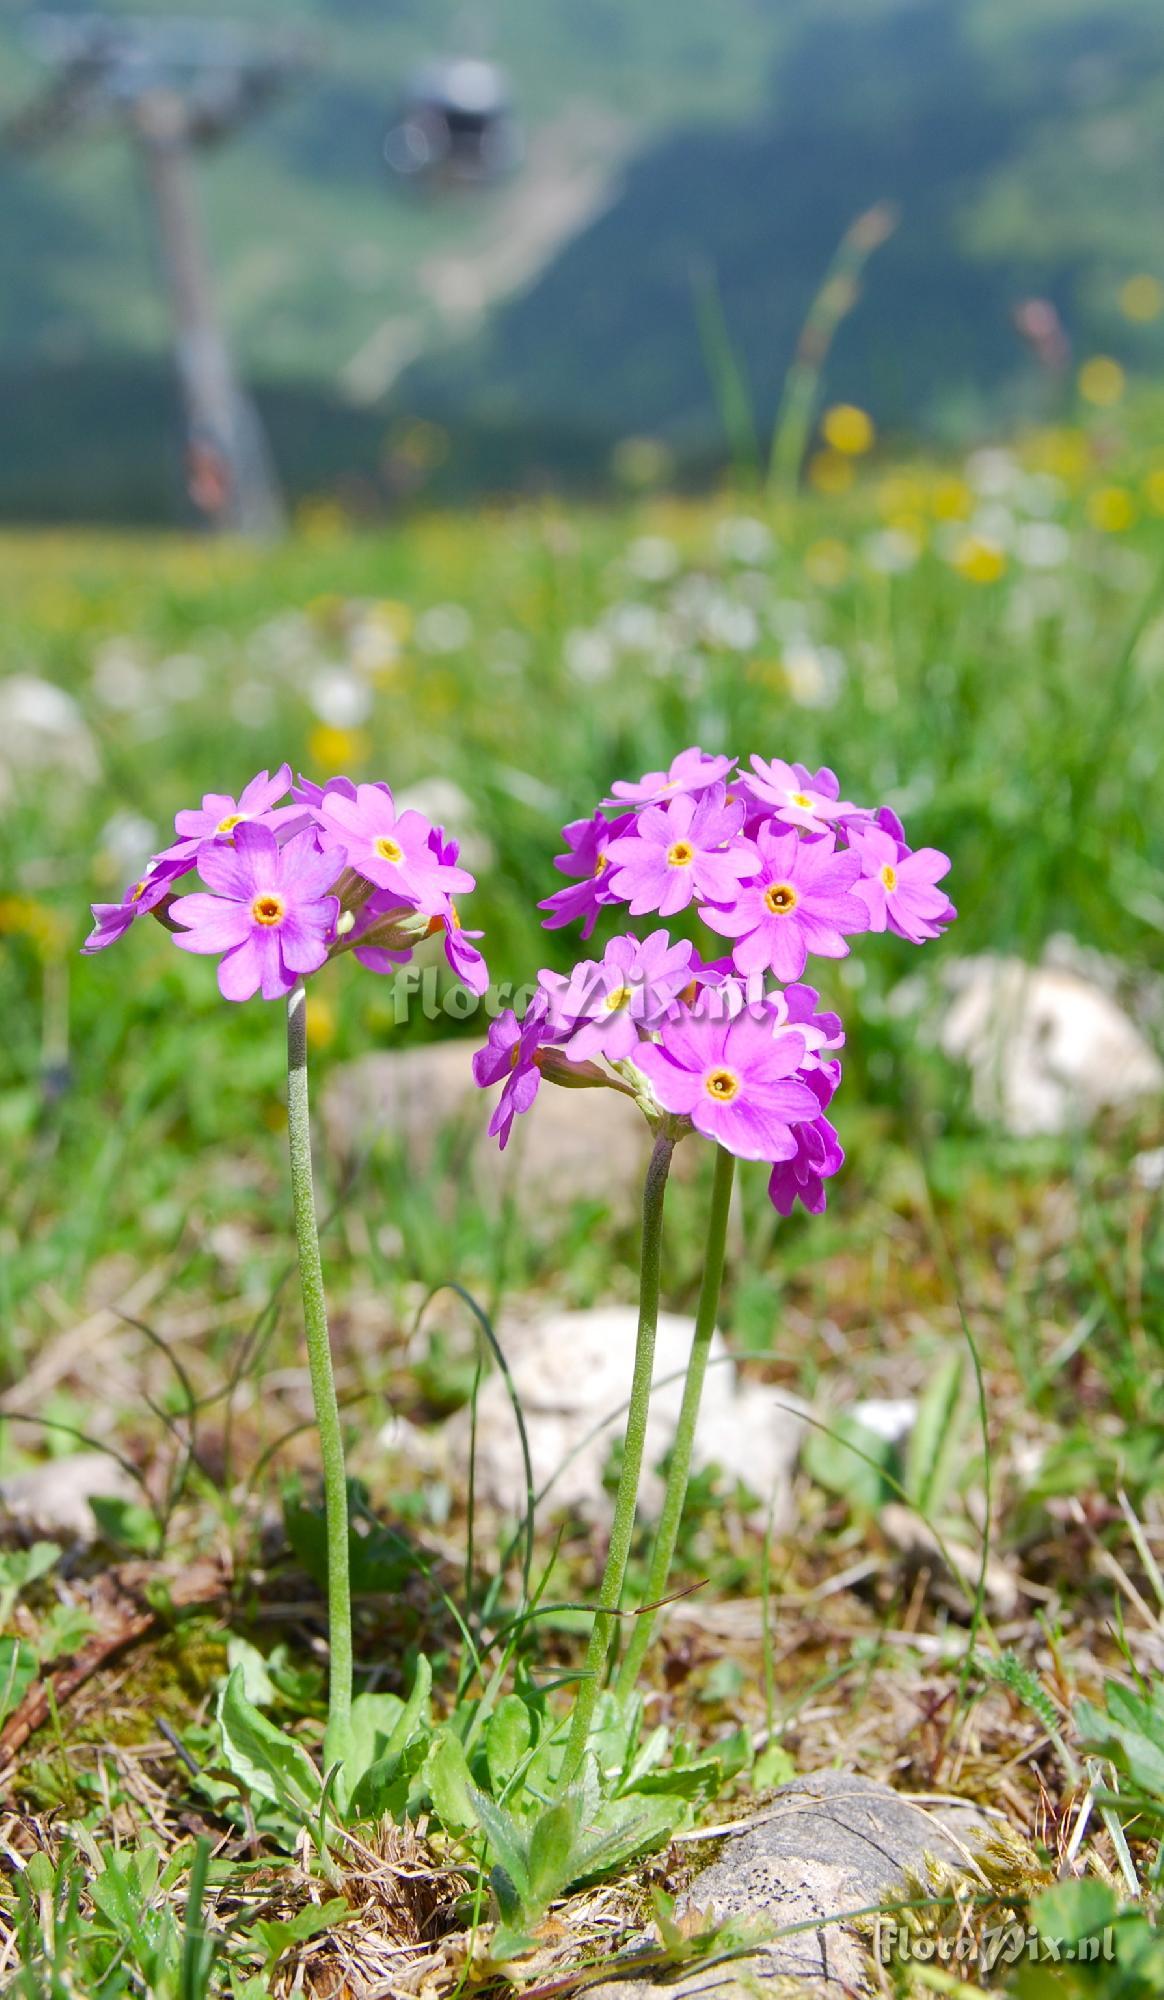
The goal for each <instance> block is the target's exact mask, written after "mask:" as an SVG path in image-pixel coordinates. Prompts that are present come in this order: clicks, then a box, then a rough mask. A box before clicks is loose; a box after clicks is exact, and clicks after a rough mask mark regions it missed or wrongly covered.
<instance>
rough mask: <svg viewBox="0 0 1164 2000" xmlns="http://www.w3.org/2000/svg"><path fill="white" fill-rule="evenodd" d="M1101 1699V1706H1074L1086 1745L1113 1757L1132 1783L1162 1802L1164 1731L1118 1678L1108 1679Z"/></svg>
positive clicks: (1146, 1706) (1084, 1704) (1163, 1802)
mask: <svg viewBox="0 0 1164 2000" xmlns="http://www.w3.org/2000/svg"><path fill="white" fill-rule="evenodd" d="M1104 1699H1105V1703H1106V1706H1105V1707H1104V1708H1097V1707H1096V1706H1095V1704H1094V1703H1092V1702H1089V1701H1081V1702H1079V1703H1078V1704H1077V1706H1076V1710H1075V1722H1076V1727H1077V1728H1078V1730H1079V1734H1080V1737H1081V1738H1082V1740H1083V1742H1084V1745H1085V1747H1088V1748H1092V1749H1096V1750H1102V1751H1104V1752H1106V1754H1107V1755H1108V1756H1110V1757H1114V1758H1115V1760H1116V1762H1117V1763H1118V1764H1119V1766H1120V1768H1121V1769H1122V1770H1124V1771H1126V1772H1127V1773H1128V1775H1129V1777H1130V1778H1131V1779H1132V1781H1133V1783H1134V1784H1137V1785H1139V1787H1140V1788H1141V1790H1142V1791H1144V1792H1146V1793H1147V1794H1148V1796H1149V1797H1150V1798H1154V1799H1158V1800H1160V1801H1161V1803H1162V1804H1164V1730H1161V1728H1160V1727H1159V1724H1158V1722H1157V1719H1156V1716H1155V1715H1154V1713H1153V1712H1152V1709H1151V1708H1150V1707H1149V1705H1148V1704H1147V1703H1145V1702H1143V1701H1140V1700H1138V1699H1137V1697H1136V1696H1135V1695H1133V1694H1131V1693H1130V1692H1129V1690H1128V1689H1126V1688H1121V1687H1120V1685H1119V1683H1118V1681H1108V1682H1107V1684H1106V1686H1105V1688H1104Z"/></svg>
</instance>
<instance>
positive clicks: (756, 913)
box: [702, 827, 869, 980]
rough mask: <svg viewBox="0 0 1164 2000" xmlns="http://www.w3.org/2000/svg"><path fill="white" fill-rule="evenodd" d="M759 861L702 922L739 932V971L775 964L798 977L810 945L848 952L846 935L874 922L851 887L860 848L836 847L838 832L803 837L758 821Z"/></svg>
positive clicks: (814, 949)
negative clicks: (727, 900)
mask: <svg viewBox="0 0 1164 2000" xmlns="http://www.w3.org/2000/svg"><path fill="white" fill-rule="evenodd" d="M756 845H757V847H758V848H759V851H760V867H759V869H758V871H757V873H756V875H755V876H754V877H753V878H752V880H750V881H748V882H745V883H744V884H743V885H742V886H741V888H740V889H739V891H738V893H737V895H736V897H735V898H734V900H733V901H732V902H731V903H729V904H728V905H727V906H726V908H722V909H721V908H717V907H715V906H714V905H708V906H707V907H706V908H705V909H704V910H703V912H702V915H703V920H704V922H705V923H706V924H707V925H708V926H709V928H710V929H711V930H713V931H718V932H719V934H720V936H721V937H731V938H735V939H736V940H737V942H736V944H735V945H734V946H733V948H732V957H733V959H734V960H735V963H736V966H737V968H738V969H739V971H740V972H743V973H749V972H762V971H765V970H766V971H769V972H774V973H775V975H776V977H777V979H782V980H789V979H799V978H800V975H801V973H802V972H803V971H804V968H805V965H806V963H807V961H808V957H809V954H810V953H812V954H813V955H815V956H816V957H818V958H845V957H847V955H848V950H849V947H848V945H847V944H846V943H845V938H846V936H851V935H852V934H853V933H854V932H857V931H867V930H868V928H869V912H868V909H867V908H866V906H865V904H864V903H863V902H862V901H861V899H860V897H859V896H855V895H853V894H851V893H850V892H851V890H852V887H853V884H854V882H855V881H856V880H857V877H858V876H859V875H860V873H861V862H860V858H859V856H858V855H856V854H853V853H849V852H848V851H846V852H845V853H842V854H838V853H837V852H836V842H835V840H834V838H833V835H832V834H831V833H830V834H826V835H824V836H823V837H822V838H821V839H819V840H801V838H800V836H799V834H797V833H782V832H779V831H778V830H777V829H776V828H775V827H761V829H760V831H759V833H758V834H757V836H756Z"/></svg>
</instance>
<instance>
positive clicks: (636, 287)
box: [0, 0, 1164, 514]
mask: <svg viewBox="0 0 1164 2000" xmlns="http://www.w3.org/2000/svg"><path fill="white" fill-rule="evenodd" d="M133 11H135V12H140V13H147V12H153V13H155V14H157V15H159V16H165V15H171V14H173V13H174V12H175V11H179V10H175V9H174V8H172V7H169V6H165V5H162V4H160V3H159V0H154V4H153V5H152V7H151V6H150V5H149V4H148V3H147V0H143V4H140V5H139V6H137V7H135V8H134V10H133ZM180 11H183V12H184V11H186V10H185V8H183V9H181V10H180ZM200 11H202V12H206V11H213V10H208V9H205V8H204V9H202V10H200ZM218 11H219V12H220V13H221V14H222V15H223V17H224V18H228V19H231V20H233V21H235V22H237V23H240V24H242V25H246V26H249V27H251V28H253V29H254V31H255V32H256V33H258V32H262V31H263V30H264V29H268V30H269V31H271V32H276V31H281V30H283V29H285V28H286V27H287V26H288V25H290V23H289V19H288V14H287V10H286V8H285V7H284V6H283V5H282V4H281V0H242V4H239V5H235V6H233V7H227V6H226V5H222V6H220V7H219V9H218ZM22 19H23V16H22V13H21V12H20V11H17V10H11V9H10V10H9V11H8V12H6V13H4V14H2V15H0V116H3V115H10V114H11V113H12V112H13V111H15V110H16V109H17V108H18V107H19V106H20V105H21V104H22V103H25V102H27V100H28V98H29V97H30V96H31V95H32V94H33V93H34V91H35V89H36V88H37V85H38V72H37V70H36V66H35V64H34V63H33V62H32V61H31V59H30V57H29V55H28V52H27V49H26V47H25V43H24V38H23V35H22ZM295 25H297V26H299V25H302V26H303V27H304V28H305V29H306V30H307V31H308V32H309V33H311V34H313V35H314V36H315V37H316V38H317V42H318V51H319V62H318V68H317V70H316V71H315V73H314V74H312V75H311V76H309V77H308V78H307V79H306V80H305V81H304V82H303V83H302V84H301V85H300V86H299V87H298V88H297V89H296V90H294V91H293V92H291V93H290V94H289V95H288V96H287V97H286V99H285V100H283V101H282V102H281V103H280V104H278V105H277V106H275V107H273V108H272V109H271V110H269V111H268V112H267V113H266V114H265V115H264V116H263V117H262V118H260V119H259V120H257V121H256V122H255V124H254V126H253V127H252V128H251V129H250V130H248V132H247V133H246V134H245V135H244V136H243V137H242V138H241V139H239V140H238V141H236V142H234V143H232V144H231V145H229V146H227V147H225V148H223V149H222V150H221V151H219V152H217V153H216V154H214V155H213V156H211V157H210V158H208V160H207V162H206V166H205V170H204V176H203V183H204V189H205V196H206V204H207V209H208V213H209V220H210V225H211V230H212V234H213V239H214V243H215V246H216V251H217V256H218V266H219V275H220V289H221V293H222V299H223V306H224V310H225V312H226V315H227V318H228V320H229V323H230V326H231V328H232V331H233V334H234V337H235V340H236V342H237V346H238V350H239V353H240V356H241V358H242V361H243V365H244V366H245V368H246V369H247V371H248V372H249V374H250V375H251V377H252V379H253V380H255V381H256V383H257V384H258V385H259V387H260V389H261V390H262V389H264V388H265V391H266V394H267V398H268V402H269V403H271V404H272V406H273V407H275V408H276V409H277V410H278V411H281V412H282V413H283V419H284V420H285V428H284V434H283V437H282V449H283V454H284V458H285V462H286V468H287V469H288V471H289V472H290V475H291V479H292V484H293V486H295V487H296V488H299V487H301V486H304V485H306V486H310V485H312V484H313V483H317V482H323V481H325V480H328V479H330V478H332V477H334V476H335V475H336V474H337V473H338V472H342V470H343V469H344V466H345V465H352V466H358V467H359V468H360V469H361V470H362V472H364V473H366V474H367V475H368V476H369V477H374V476H375V474H376V468H377V465H378V461H379V458H380V456H381V454H382V445H383V439H384V436H385V433H386V430H388V429H389V428H390V427H391V426H392V425H393V424H394V422H395V421H396V419H397V417H398V416H401V415H406V414H409V413H415V412H418V411H420V412H425V413H428V414H431V415H433V416H435V417H437V418H439V419H440V420H441V421H442V422H444V423H449V424H451V425H455V426H456V427H457V429H458V452H457V453H455V454H454V460H455V463H454V464H453V465H452V466H451V467H450V469H449V476H450V477H451V478H452V479H453V480H454V482H457V483H459V484H460V485H461V487H462V488H464V487H465V486H467V485H471V484H473V483H477V482H483V483H485V484H490V483H497V482H503V481H508V480H512V479H520V478H521V477H523V476H525V474H526V473H528V471H529V470H530V469H531V468H532V467H533V466H535V465H536V466H537V467H538V468H539V469H541V468H546V469H549V470H551V471H554V470H558V471H560V470H562V469H566V470H571V469H572V470H575V471H577V470H585V469H591V470H592V469H593V468H595V467H597V466H598V465H599V464H600V463H601V462H602V460H603V457H604V454H605V453H606V452H607V451H608V449H609V445H610V442H611V441H612V440H613V439H615V438H617V437H618V436H620V435H624V434H626V433H627V432H628V431H635V432H638V431H657V432H660V433H662V434H665V435H667V436H669V437H671V438H672V439H673V440H674V442H675V443H676V444H677V445H678V446H679V447H680V448H681V449H683V450H686V451H689V452H692V453H694V454H696V455H699V454H705V453H707V452H709V451H714V450H715V449H716V448H717V438H718V431H717V422H716V417H715V412H714V408H713V403H712V398H711V395H710V392H709V389H708V385H707V369H706V364H705V360H704V357H703V355H702V354H701V352H700V346H699V339H698V334H697V328H696V311H695V291H696V288H697V286H698V285H701V284H702V285H704V286H706V285H707V284H709V283H712V282H714V285H715V287H716V289H717V291H718V294H719V296H720V299H721V301H722V306H723V311H724V315H725V318H726V322H727V325H728V328H729V330H730V333H731V336H732V339H733V342H734V343H735V344H736V346H737V348H738V350H739V352H740V354H741V356H742V358H743V361H744V363H745V366H746V370H747V373H748V376H749V379H750V381H751V383H752V385H753V388H754V392H755V397H756V403H757V409H758V412H759V415H760V418H761V421H762V422H765V423H766V421H767V419H768V417H769V415H770V412H771V409H772V407H773V406H774V402H775V398H776V395H777V392H778V387H779V383H780V381H781V379H782V377H783V373H784V370H785V368H786V366H787V361H788V358H789V355H790V352H791V348H792V343H793V341H794V339H795V334H796V330H797V328H798V327H799V325H800V323H801V321H802V318H803V314H804V311H805V309H806V307H807V305H808V303H809V301H810V299H811V297H812V294H813V292H814V290H815V288H816V286H817V284H818V283H819V280H820V276H821V274H822V272H823V269H824V267H825V265H826V264H827V261H828V258H829V255H830V254H831V251H832V249H833V247H834V245H835V243H836V240H837V238H838V237H839V235H840V233H841V231H842V229H843V228H844V227H845V226H846V224H847V223H848V222H850V221H851V220H852V218H853V216H854V215H855V214H856V213H857V212H858V211H859V210H861V209H862V208H864V207H866V206H867V205H868V204H869V203H870V202H871V201H874V200H878V199H881V198H884V197H891V198H893V199H894V200H896V201H897V202H898V204H899V205H900V208H901V212H902V223H901V227H900V229H899V231H898V233H897V235H896V236H895V237H894V239H893V240H892V242H891V243H890V244H889V245H888V246H887V247H886V248H885V249H883V250H882V251H881V252H880V253H879V254H878V256H877V258H876V259H875V260H874V262H873V264H872V265H871V267H870V270H869V274H868V281H867V286H866V293H865V297H864V298H863V300H862V302H861V304H860V307H859V310H858V311H857V313H856V314H855V315H854V317H853V318H852V319H851V320H850V321H849V322H848V324H847V325H846V327H845V328H844V329H843V330H842V335H841V338H840V340H839V342H838V345H837V349H836V352H835V356H834V359H833V362H832V364H831V366H830V378H829V386H830V392H831V393H835V394H838V395H845V396H851V397H853V398H854V399H856V400H858V401H862V402H866V403H868V404H869V405H870V407H872V408H873V409H874V411H875V412H876V413H877V415H878V417H879V419H880V420H881V421H882V422H883V423H890V424H896V423H901V424H905V423H920V424H923V425H926V426H928V427H931V428H936V429H938V430H943V429H944V430H946V431H947V432H951V433H953V432H961V433H964V432H965V431H967V430H970V429H973V428H974V427H975V426H978V425H981V424H985V423H990V422H994V421H997V420H998V419H999V417H1000V416H1004V415H1005V414H1006V413H1007V412H1008V410H1010V409H1012V408H1017V407H1021V406H1022V405H1023V404H1024V402H1025V401H1026V400H1027V399H1028V398H1029V396H1030V393H1031V366H1030V363H1029V361H1028V359H1027V357H1026V356H1025V355H1024V353H1023V350H1022V349H1021V346H1020V344H1019V342H1018V340H1017V338H1016V336H1015V334H1014V332H1013V330H1012V326H1011V313H1012V309H1013V306H1014V304H1015V302H1016V300H1017V299H1019V298H1020V297H1023V296H1025V295H1029V294H1032V293H1040V294H1045V295H1048V296H1050V297H1052V298H1054V299H1055V301H1056V303H1057V304H1058V306H1059V309H1060V311H1061V313H1062V315H1063V317H1064V320H1065V321H1066V323H1067V324H1068V326H1069V329H1070V330H1071V332H1072V334H1073V336H1074V338H1075V339H1076V342H1077V344H1078V345H1079V346H1080V347H1081V348H1082V349H1083V350H1085V351H1086V350H1089V349H1094V348H1095V347H1097V346H1098V347H1112V348H1115V349H1116V350H1117V351H1118V352H1120V353H1121V355H1123V357H1124V358H1125V359H1128V360H1130V361H1132V362H1133V363H1135V362H1142V363H1143V364H1144V365H1145V366H1152V367H1155V366H1158V364H1159V362H1160V360H1161V359H1162V358H1164V336H1162V330H1161V325H1160V323H1159V322H1157V323H1156V324H1155V325H1149V326H1144V327H1134V326H1131V325H1129V324H1128V322H1127V321H1125V320H1124V319H1122V318H1121V316H1120V314H1119V310H1118V305H1117V300H1118V295H1119V288H1120V285H1121V283H1122V281H1123V280H1124V279H1125V278H1126V277H1127V276H1128V275H1129V274H1131V273H1132V272H1136V271H1144V270H1146V271H1150V272H1158V273H1161V274H1164V211H1162V210H1161V207H1160V204H1159V201H1158V198H1157V190H1158V188H1159V187H1160V185H1161V176H1162V173H1164V7H1162V6H1161V5H1160V0H779V4H776V0H717V5H716V7H715V8H714V9H709V8H708V7H707V5H706V0H667V4H666V5H665V6H662V5H660V4H659V0H496V4H495V5H494V6H492V7H481V8H480V9H477V10H466V8H465V7H464V6H463V5H461V4H459V0H391V4H384V0H328V4H323V0H318V4H316V5H315V6H314V7H312V6H310V5H305V4H302V3H301V4H300V6H299V7H298V8H297V11H296V14H295ZM475 52H480V53H486V54H489V55H491V56H494V57H496V58H497V59H499V60H501V61H502V62H503V63H504V64H505V66H506V68H507V70H508V71H509V73H510V75H511V77H512V79H513V84H514V90H515V95H516V98H517V101H518V104H519V106H520V109H521V113H522V116H523V119H524V121H525V123H526V126H527V131H528V144H529V156H528V160H527V163H526V165H525V167H524V168H523V170H522V172H521V174H520V175H519V176H518V177H517V178H516V179H515V180H514V181H513V182H512V183H510V184H508V185H506V186H504V187H501V188H499V189H496V190H494V191H491V192H489V193H487V194H483V195H479V194H460V195H454V196H452V197H449V198H447V199H443V200H426V199H424V198H416V197H410V196H409V195H407V194H405V193H402V192H400V191H399V190H397V189H396V188H394V187H393V186H392V185H391V184H390V181H389V177H388V176H387V174H386V172H385V169H384V167H383V164H382V159H381V147H382V141H383V136H384V132H385V129H386V127H387V125H388V123H389V121H390V118H391V116H392V113H393V111H394V108H395V106H396V105H397V103H398V101H399V94H400V90H401V87H402V84H403V82H404V80H405V78H406V77H407V75H408V74H409V72H410V70H411V69H412V68H413V66H414V65H415V64H416V63H417V62H418V61H420V60H422V59H424V58H426V57H428V56H431V55H433V54H438V55H439V54H446V55H454V54H457V53H475ZM0 214H2V216H3V223H2V225H0V408H3V406H4V405H5V404H7V405H8V407H9V411H10V417H11V415H12V412H13V410H14V406H16V405H18V406H19V422H20V438H19V444H20V450H19V453H18V454H17V455H16V456H15V458H14V456H13V446H14V444H15V442H16V440H15V438H14V437H13V435H12V434H11V430H10V435H9V441H8V450H7V452H6V453H5V454H0V460H3V461H4V462H3V464H0V511H3V512H4V513H7V514H12V513H13V512H16V513H19V512H21V511H22V510H28V509H31V510H32V511H35V512H38V513H39V512H43V511H44V510H45V509H46V508H47V509H48V511H49V512H52V513H67V512H68V511H69V508H70V504H71V502H70V495H71V493H72V492H73V491H74V490H76V489H77V488H78V487H82V486H83V487H84V489H85V492H86V495H87V496H92V495H94V494H97V493H98V492H100V491H101V490H103V489H102V477H103V476H104V478H105V479H106V482H107V483H106V487H105V489H104V490H105V491H106V492H107V497H108V507H109V510H110V511H112V512H118V511H120V510H121V509H122V508H123V507H126V506H127V507H129V509H130V511H137V510H138V508H139V506H140V504H141V497H140V496H141V494H142V493H143V492H145V491H147V490H148V489H149V487H150V482H151V479H153V480H154V482H155V488H156V491H157V492H160V491H162V488H161V487H158V485H157V482H158V480H159V479H161V480H162V481H163V485H164V482H165V481H166V480H171V481H172V476H173V475H172V471H170V472H165V473H163V471H162V466H163V458H164V454H163V451H162V448H161V445H160V444H159V437H158V426H159V423H162V424H163V427H164V424H165V423H166V422H168V421H169V417H168V415H166V414H164V413H165V412H168V411H169V409H170V400H169V389H168V385H167V378H168V358H167V329H166V319H165V311H164V305H163V301H162V298H161V296H160V292H159V289H158V286H157V278H156V246H155V245H154V243H153V241H152V233H151V218H150V216H149V213H148V211H147V209H146V207H145V203H144V200H143V196H142V193H141V189H140V187H139V184H138V179H137V175H136V170H135V165H134V162H133V160H132V158H131V156H130V152H129V149H128V147H127V146H126V145H125V143H124V141H123V140H122V139H121V138H120V137H119V136H118V135H117V134H116V133H113V132H108V133H104V134H95V135H92V136H89V137H87V138H85V139H73V140H69V141H65V142H62V143H60V144H58V145H57V146H55V147H54V148H52V149H51V150H49V151H45V152H43V153H40V154H37V155H35V156H13V155H12V154H6V155H5V156H4V157H3V158H2V159H0ZM135 383H136V384H137V385H138V386H137V388H136V389H135ZM38 411H39V412H43V413H44V417H45V420H44V421H43V422H42V421H41V419H40V417H39V416H38ZM4 427H5V426H4V424H3V420H2V419H0V430H2V429H3V428H4ZM276 429H277V430H278V429H279V419H278V418H277V419H276ZM50 435H51V436H52V437H53V438H54V441H55V447H56V448H55V450H54V451H53V453H52V454H51V455H49V453H48V449H47V439H48V437H49V436H50ZM42 436H44V438H45V440H46V446H45V451H44V453H43V454H42V452H41V448H40V446H39V445H38V439H39V438H40V437H42ZM98 436H100V439H101V455H102V457H103V458H104V461H105V463H104V473H103V471H102V466H101V464H100V463H97V462H93V463H90V462H88V461H87V460H86V461H85V463H83V464H82V462H81V461H82V459H83V458H84V455H85V453H86V451H88V450H89V449H90V447H91V448H92V452H93V453H94V454H95V453H96V450H97V439H98ZM462 438H463V440H464V443H463V446H462V444H461V439H462ZM118 441H120V447H121V448H120V451H118V449H117V447H118ZM276 442H277V443H279V442H280V439H279V438H278V437H277V440H276ZM111 447H113V449H114V453H115V457H117V458H118V459H119V460H120V461H121V463H120V464H111V463H110V460H109V456H108V454H109V451H110V448H111ZM151 467H153V468H154V470H153V471H152V472H151ZM122 475H124V477H122ZM119 479H120V480H121V484H122V487H123V488H124V492H123V493H122V495H121V497H118V491H117V488H118V481H119ZM172 490H173V489H172V485H171V486H168V487H165V491H167V492H171V493H172ZM91 504H92V502H91V498H90V497H87V498H86V500H85V502H84V511H86V512H88V511H90V509H91ZM151 504H156V499H155V502H154V503H151Z"/></svg>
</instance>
